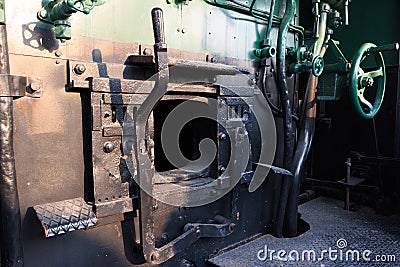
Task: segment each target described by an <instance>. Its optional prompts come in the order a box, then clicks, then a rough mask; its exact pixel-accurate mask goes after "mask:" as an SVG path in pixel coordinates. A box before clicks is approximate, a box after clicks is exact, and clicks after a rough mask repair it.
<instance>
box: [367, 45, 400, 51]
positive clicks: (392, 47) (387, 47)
mask: <svg viewBox="0 0 400 267" xmlns="http://www.w3.org/2000/svg"><path fill="white" fill-rule="evenodd" d="M399 49H400V43H394V44H388V45H381V46H377V47H372V48H370V49H369V50H368V54H376V53H380V52H389V51H398V50H399Z"/></svg>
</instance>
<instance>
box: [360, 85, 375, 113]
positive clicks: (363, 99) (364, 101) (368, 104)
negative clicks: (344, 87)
mask: <svg viewBox="0 0 400 267" xmlns="http://www.w3.org/2000/svg"><path fill="white" fill-rule="evenodd" d="M358 99H360V101H361V103H363V104H364V105H366V106H367V107H368V108H369V110H372V104H371V103H369V101H368V100H367V99H365V97H364V89H362V90H360V91H359V93H358Z"/></svg>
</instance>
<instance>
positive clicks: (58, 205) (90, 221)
mask: <svg viewBox="0 0 400 267" xmlns="http://www.w3.org/2000/svg"><path fill="white" fill-rule="evenodd" d="M33 209H34V210H35V211H36V216H37V217H38V219H39V220H40V223H41V224H42V226H43V229H44V234H45V236H46V237H52V236H57V235H61V234H65V233H68V232H72V231H75V230H81V229H84V230H86V229H88V228H90V227H93V226H95V225H96V223H97V218H96V214H94V212H93V210H92V206H91V205H89V204H87V203H86V202H85V200H84V199H83V198H81V197H79V198H74V199H68V200H64V201H59V202H53V203H46V204H43V205H37V206H34V207H33Z"/></svg>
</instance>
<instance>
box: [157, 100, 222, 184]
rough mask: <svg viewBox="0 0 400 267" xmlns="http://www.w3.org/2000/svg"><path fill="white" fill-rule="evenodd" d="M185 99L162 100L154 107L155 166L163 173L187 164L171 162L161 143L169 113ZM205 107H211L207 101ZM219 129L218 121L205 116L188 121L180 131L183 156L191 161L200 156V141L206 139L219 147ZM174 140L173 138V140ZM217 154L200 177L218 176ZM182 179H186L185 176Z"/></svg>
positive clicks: (180, 147)
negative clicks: (178, 164)
mask: <svg viewBox="0 0 400 267" xmlns="http://www.w3.org/2000/svg"><path fill="white" fill-rule="evenodd" d="M184 101H187V100H182V99H177V100H162V101H160V102H159V103H158V105H157V106H156V108H155V109H154V112H153V114H154V166H155V169H156V171H157V172H159V173H162V174H167V173H170V172H171V173H172V172H177V170H179V169H180V168H182V167H185V166H175V165H174V164H172V163H171V162H170V160H169V159H168V158H167V156H166V155H165V152H164V149H163V147H162V144H161V132H162V128H163V126H164V122H165V120H166V118H167V117H168V115H169V114H170V113H171V112H172V111H173V110H174V109H175V108H176V107H177V106H178V105H180V104H182V103H183V102H184ZM204 106H205V108H209V107H208V106H207V104H206V103H204ZM215 112H217V111H215ZM217 129H218V122H217V121H215V120H212V119H209V118H205V117H194V118H193V119H192V120H190V121H189V122H188V123H186V124H185V125H184V126H183V128H182V130H181V131H180V133H179V149H180V151H181V153H182V154H183V156H184V157H185V158H186V159H188V160H189V161H195V160H197V159H199V157H200V155H201V154H200V149H199V147H200V142H201V141H202V140H204V139H211V140H212V141H213V142H214V144H215V146H216V147H217V146H218V145H217V135H218V134H217ZM171 141H172V140H171ZM217 154H218V153H216V155H215V157H214V159H213V160H212V163H211V165H210V166H209V168H207V169H206V170H203V171H201V172H199V173H198V174H197V176H198V177H189V179H192V178H200V177H210V178H214V179H216V178H218V171H217V165H218V164H217ZM178 172H179V173H182V176H185V175H188V174H187V173H184V172H181V171H178ZM191 175H192V176H193V175H194V176H196V174H191ZM182 180H185V178H183V179H182Z"/></svg>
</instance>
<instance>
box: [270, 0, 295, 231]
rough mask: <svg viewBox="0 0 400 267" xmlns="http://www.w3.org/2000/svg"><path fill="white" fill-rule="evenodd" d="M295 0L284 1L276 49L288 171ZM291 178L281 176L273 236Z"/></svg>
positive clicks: (282, 215)
mask: <svg viewBox="0 0 400 267" xmlns="http://www.w3.org/2000/svg"><path fill="white" fill-rule="evenodd" d="M294 7H295V0H287V1H286V10H285V15H284V16H283V19H282V24H281V26H280V28H279V34H278V47H277V61H278V62H277V75H278V86H279V91H280V97H281V105H282V112H283V127H284V131H283V132H284V158H283V160H284V162H283V168H284V169H286V170H290V169H291V168H292V161H293V150H294V132H293V121H292V107H291V103H290V95H289V89H288V85H287V81H286V41H287V33H288V30H289V25H290V22H291V21H292V19H293V17H294ZM291 180H292V177H291V176H287V175H285V176H283V182H282V191H281V197H280V200H279V207H278V214H277V216H276V222H275V224H274V229H273V232H274V235H275V236H276V237H282V231H283V222H284V218H285V210H286V203H287V200H288V195H289V189H290V185H291Z"/></svg>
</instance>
